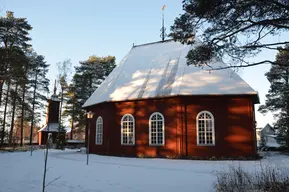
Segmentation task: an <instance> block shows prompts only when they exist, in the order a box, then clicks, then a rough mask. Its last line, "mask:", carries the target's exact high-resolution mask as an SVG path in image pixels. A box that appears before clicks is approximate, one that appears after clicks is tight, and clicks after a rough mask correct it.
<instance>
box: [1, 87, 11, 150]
mask: <svg viewBox="0 0 289 192" xmlns="http://www.w3.org/2000/svg"><path fill="white" fill-rule="evenodd" d="M9 92H10V83H9V82H8V84H7V93H6V99H5V106H4V115H3V124H2V130H1V132H2V133H1V145H3V144H4V137H5V124H6V113H7V106H8V99H9Z"/></svg>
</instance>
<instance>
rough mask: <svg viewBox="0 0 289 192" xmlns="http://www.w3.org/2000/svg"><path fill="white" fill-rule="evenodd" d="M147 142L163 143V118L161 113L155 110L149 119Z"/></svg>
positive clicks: (151, 143)
mask: <svg viewBox="0 0 289 192" xmlns="http://www.w3.org/2000/svg"><path fill="white" fill-rule="evenodd" d="M149 144H150V145H164V144H165V118H164V116H163V115H162V114H161V113H158V112H155V113H153V114H152V115H151V116H150V120H149Z"/></svg>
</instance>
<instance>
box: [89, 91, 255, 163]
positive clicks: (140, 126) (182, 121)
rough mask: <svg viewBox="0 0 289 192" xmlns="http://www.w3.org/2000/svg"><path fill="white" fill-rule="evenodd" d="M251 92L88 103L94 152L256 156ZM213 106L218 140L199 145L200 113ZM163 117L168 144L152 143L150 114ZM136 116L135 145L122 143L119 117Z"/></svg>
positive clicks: (137, 154) (127, 154) (121, 154)
mask: <svg viewBox="0 0 289 192" xmlns="http://www.w3.org/2000/svg"><path fill="white" fill-rule="evenodd" d="M251 100H252V99H251V98H250V97H245V96H244V97H242V96H238V97H228V96H188V97H172V98H165V99H154V100H152V99H149V100H135V101H126V102H107V103H101V104H98V105H95V106H93V107H90V108H89V110H91V111H93V112H94V113H95V115H94V119H93V120H92V121H91V131H90V152H91V153H96V154H106V155H116V156H153V157H156V156H171V157H172V156H252V155H254V153H255V148H254V131H253V128H254V123H253V112H252V103H251ZM202 110H207V111H210V112H211V113H212V114H213V115H214V118H215V136H216V145H215V146H197V138H196V116H197V114H198V113H199V112H200V111H202ZM154 112H160V113H162V114H163V116H164V118H165V145H164V146H157V147H156V146H149V117H150V115H151V114H152V113H154ZM127 113H129V114H131V115H133V116H134V118H135V131H136V132H135V145H133V146H124V145H121V118H122V116H123V115H125V114H127ZM98 116H101V117H102V118H103V143H102V145H95V131H96V119H97V117H98Z"/></svg>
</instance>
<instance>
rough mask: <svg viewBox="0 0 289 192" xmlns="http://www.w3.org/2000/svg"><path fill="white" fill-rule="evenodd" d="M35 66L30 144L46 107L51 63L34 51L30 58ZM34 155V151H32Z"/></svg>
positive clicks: (31, 99)
mask: <svg viewBox="0 0 289 192" xmlns="http://www.w3.org/2000/svg"><path fill="white" fill-rule="evenodd" d="M30 62H31V65H32V66H33V67H32V69H31V72H30V79H31V80H30V81H29V84H30V86H31V87H32V88H31V90H30V94H32V97H31V98H30V102H31V104H32V106H31V108H32V114H31V118H30V119H31V127H30V145H32V137H33V129H34V126H35V124H36V123H37V122H39V121H40V118H41V112H42V111H43V110H44V109H45V106H44V102H45V101H46V100H47V98H46V96H45V95H47V93H48V92H49V88H48V86H49V79H47V78H46V75H47V72H48V67H49V64H47V63H46V62H45V60H44V57H43V56H42V55H37V54H36V53H34V54H33V55H32V56H31V58H30ZM31 155H32V151H31Z"/></svg>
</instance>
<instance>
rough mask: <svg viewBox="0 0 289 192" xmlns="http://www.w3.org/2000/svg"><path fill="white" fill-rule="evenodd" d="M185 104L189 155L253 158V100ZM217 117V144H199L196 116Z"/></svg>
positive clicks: (216, 99)
mask: <svg viewBox="0 0 289 192" xmlns="http://www.w3.org/2000/svg"><path fill="white" fill-rule="evenodd" d="M183 100H184V103H186V107H187V109H186V112H187V113H186V114H187V130H188V155H189V156H253V155H254V154H255V142H254V122H253V121H254V120H253V112H252V102H251V100H252V99H251V98H250V97H246V96H244V97H240V96H237V97H228V96H219V97H218V96H216V97H198V98H194V99H191V98H184V99H183ZM203 110H205V111H209V112H211V113H212V114H213V115H214V124H215V145H214V146H198V145H197V126H196V117H197V115H198V113H199V112H200V111H203Z"/></svg>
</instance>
